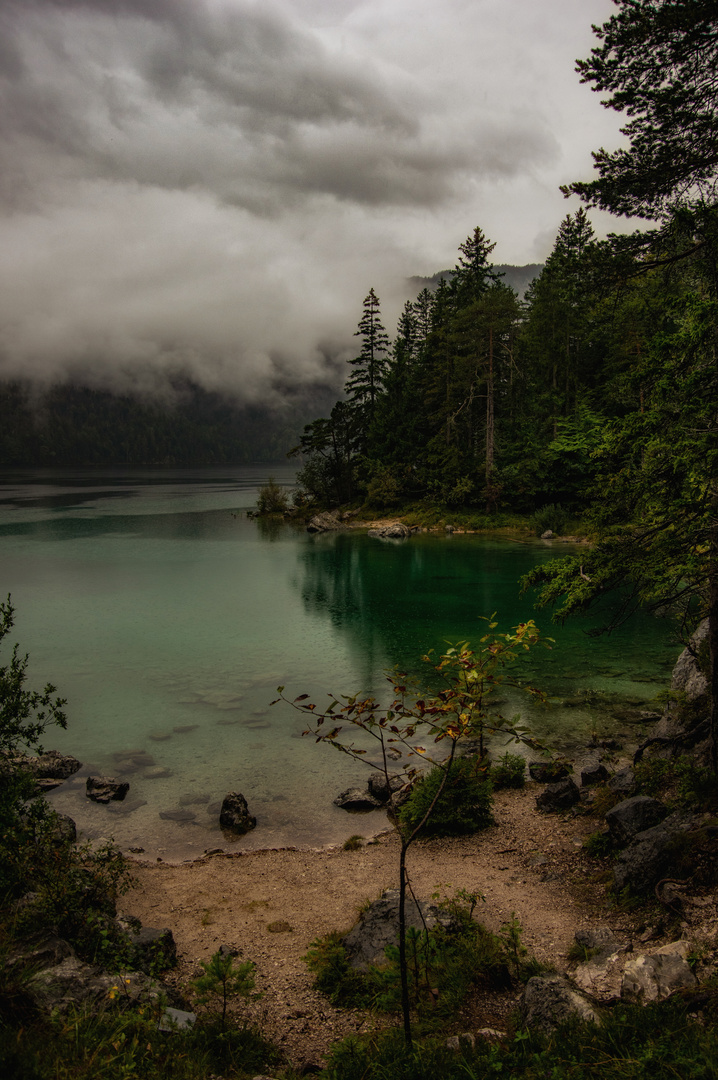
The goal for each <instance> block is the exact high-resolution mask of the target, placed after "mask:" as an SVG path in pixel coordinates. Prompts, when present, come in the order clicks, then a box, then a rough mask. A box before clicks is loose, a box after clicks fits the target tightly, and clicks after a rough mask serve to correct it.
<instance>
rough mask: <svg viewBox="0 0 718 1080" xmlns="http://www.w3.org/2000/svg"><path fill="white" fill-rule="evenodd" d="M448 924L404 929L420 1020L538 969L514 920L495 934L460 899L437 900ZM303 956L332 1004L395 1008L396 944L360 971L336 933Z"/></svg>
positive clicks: (428, 1019)
mask: <svg viewBox="0 0 718 1080" xmlns="http://www.w3.org/2000/svg"><path fill="white" fill-rule="evenodd" d="M441 906H442V907H444V909H445V910H446V911H447V912H448V914H449V915H450V916H451V920H450V922H449V925H448V926H446V927H444V926H441V925H437V926H434V927H432V928H431V929H429V930H416V929H413V928H409V929H408V930H407V962H408V970H409V988H410V996H411V1005H412V1008H413V1009H414V1010H415V1011H416V1014H417V1017H418V1018H419V1019H420V1020H421V1021H423V1023H424V1026H425V1027H426V1026H427V1025H428V1026H429V1027H431V1024H432V1021H433V1020H437V1019H439V1018H443V1019H446V1017H448V1016H451V1015H452V1014H453V1013H454V1012H455V1011H456V1010H457V1009H458V1008H459V1007H460V1006H461V1003H462V1002H463V1001H464V999H465V998H466V996H467V995H468V994H469V993H470V991H471V990H472V989H474V988H475V987H477V986H482V987H485V988H487V989H495V990H504V989H507V988H509V987H510V986H512V985H513V984H514V982H516V981H525V980H526V979H528V978H530V976H531V975H535V974H537V973H538V972H539V971H540V970H541V967H540V965H539V964H538V963H537V962H536V961H535V960H533V959H532V958H531V957H529V956H528V954H527V951H526V949H525V947H524V946H523V945H522V943H521V926H520V924H519V923H518V921H517V920H516V919H515V918H513V917H512V918H511V919H510V920H508V921H507V922H506V923H504V924H503V926H502V928H501V930H500V931H499V933H498V934H493V933H492V932H491V931H490V930H487V929H486V927H485V926H483V925H482V924H481V923H479V922H476V921H475V920H474V919H473V918H472V917H471V914H470V911H469V907H468V906H467V903H466V902H464V898H463V897H460V898H454V899H452V900H448V901H444V902H443V904H442V905H441ZM304 959H305V961H306V963H307V966H308V967H309V969H310V971H311V972H312V973H313V974H314V978H315V986H316V988H317V989H318V990H320V991H322V993H324V994H326V995H327V997H328V998H329V1000H330V1001H331V1002H332V1004H333V1005H337V1006H340V1007H344V1008H370V1009H374V1010H376V1011H378V1012H396V1011H397V1010H398V1009H399V1007H400V986H399V950H398V948H397V947H396V946H388V947H387V948H386V949H385V959H384V960H383V962H382V963H380V964H375V965H369V967H368V969H367V970H366V971H359V970H357V969H356V968H354V967H352V965H351V963H350V961H349V956H348V954H347V951H346V949H345V948H344V945H343V944H342V938H341V936H340V935H339V934H337V933H330V934H327V935H325V936H324V937H322V938H319V939H317V940H316V941H314V942H312V945H311V946H310V949H309V952H308V953H307V955H306V956H305V958H304Z"/></svg>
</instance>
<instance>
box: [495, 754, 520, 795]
mask: <svg viewBox="0 0 718 1080" xmlns="http://www.w3.org/2000/svg"><path fill="white" fill-rule="evenodd" d="M489 780H490V781H491V783H492V784H493V786H494V788H495V789H497V790H498V789H500V788H522V787H523V786H524V784H525V783H526V762H525V761H524V759H523V758H522V757H521V755H520V754H509V752H508V751H507V752H506V753H505V754H504V755H503V757H501V758H499V760H498V762H497V763H496V764H495V765H492V766H491V768H490V769H489Z"/></svg>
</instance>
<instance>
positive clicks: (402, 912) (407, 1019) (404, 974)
mask: <svg viewBox="0 0 718 1080" xmlns="http://www.w3.org/2000/svg"><path fill="white" fill-rule="evenodd" d="M407 846H408V845H407V844H406V843H405V842H404V841H403V840H402V844H401V853H400V855H399V973H400V975H401V1011H402V1013H403V1015H404V1041H405V1043H406V1046H407V1049H409V1050H411V1045H412V1042H411V1010H410V1006H409V972H408V968H407V963H406V849H407Z"/></svg>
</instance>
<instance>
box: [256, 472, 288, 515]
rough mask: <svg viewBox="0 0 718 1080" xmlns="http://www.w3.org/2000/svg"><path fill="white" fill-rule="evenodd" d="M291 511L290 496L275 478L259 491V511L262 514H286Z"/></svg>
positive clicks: (270, 479) (271, 477) (271, 478)
mask: <svg viewBox="0 0 718 1080" xmlns="http://www.w3.org/2000/svg"><path fill="white" fill-rule="evenodd" d="M288 509H289V496H288V495H287V492H286V491H285V490H284V488H281V487H280V486H279V484H278V483H277V482H276V480H275V479H274V477H273V476H270V477H269V480H268V481H267V483H266V484H263V485H262V487H260V489H259V497H258V498H257V510H258V511H259V513H260V514H284V513H286V512H287V510H288Z"/></svg>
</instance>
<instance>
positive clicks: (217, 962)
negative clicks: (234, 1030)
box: [192, 952, 259, 1031]
mask: <svg viewBox="0 0 718 1080" xmlns="http://www.w3.org/2000/svg"><path fill="white" fill-rule="evenodd" d="M201 966H202V968H203V969H204V975H200V977H199V978H198V979H194V980H193V982H192V986H193V987H194V989H195V990H196V991H197V1000H198V1001H199V1003H200V1004H201V1005H206V1004H207V1002H208V1001H210V1000H211V999H212V998H215V997H217V998H219V999H220V1000H221V1002H222V1015H221V1019H220V1024H221V1030H222V1031H224V1027H225V1022H226V1017H227V1003H228V1001H229V999H230V998H231V997H234V996H235V995H236V996H239V997H243V998H250V997H251V998H256V997H259V995H258V994H255V995H253V994H252V990H254V985H255V983H254V969H255V965H254V964H253V963H252V961H251V960H245V961H244V962H243V963H241V964H237V965H236V966H235V964H234V960H233V958H232V957H231V956H230V955H229V953H227V954H226V955H222V953H221V952H216V953H213V954H212V956H211V957H210V959H209V960H202V961H201Z"/></svg>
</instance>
